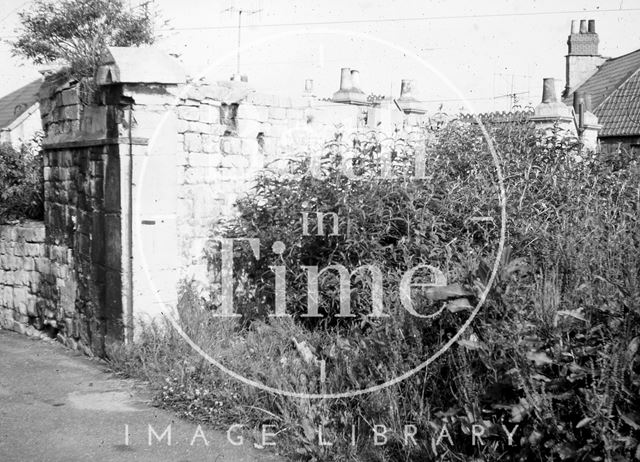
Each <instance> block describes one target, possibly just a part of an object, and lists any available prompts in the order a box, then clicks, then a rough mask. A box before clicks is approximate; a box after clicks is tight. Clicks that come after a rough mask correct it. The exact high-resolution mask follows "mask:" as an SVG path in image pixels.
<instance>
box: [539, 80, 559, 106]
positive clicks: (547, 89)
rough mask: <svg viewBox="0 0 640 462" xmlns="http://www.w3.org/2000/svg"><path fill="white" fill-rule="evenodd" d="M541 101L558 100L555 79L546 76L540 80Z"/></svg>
mask: <svg viewBox="0 0 640 462" xmlns="http://www.w3.org/2000/svg"><path fill="white" fill-rule="evenodd" d="M542 102H543V103H557V102H558V97H557V96H556V79H554V78H551V77H547V78H545V79H543V80H542Z"/></svg>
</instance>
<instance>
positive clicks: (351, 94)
mask: <svg viewBox="0 0 640 462" xmlns="http://www.w3.org/2000/svg"><path fill="white" fill-rule="evenodd" d="M331 99H332V100H333V101H334V102H336V103H346V104H356V105H360V106H362V105H368V102H367V97H366V95H365V94H364V92H363V91H362V90H361V89H360V72H359V71H357V70H355V69H353V70H352V69H351V68H350V67H343V68H342V69H341V70H340V89H339V90H338V91H337V92H335V93H334V94H333V97H332V98H331Z"/></svg>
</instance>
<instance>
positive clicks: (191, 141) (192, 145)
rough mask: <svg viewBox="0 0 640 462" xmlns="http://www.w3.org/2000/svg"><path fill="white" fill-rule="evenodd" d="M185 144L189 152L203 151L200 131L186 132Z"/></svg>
mask: <svg viewBox="0 0 640 462" xmlns="http://www.w3.org/2000/svg"><path fill="white" fill-rule="evenodd" d="M184 145H185V149H186V150H187V151H189V152H202V137H201V136H200V134H198V133H185V135H184Z"/></svg>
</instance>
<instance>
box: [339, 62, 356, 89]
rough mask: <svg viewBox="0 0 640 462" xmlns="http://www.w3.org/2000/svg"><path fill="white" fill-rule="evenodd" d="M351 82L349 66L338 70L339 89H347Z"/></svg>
mask: <svg viewBox="0 0 640 462" xmlns="http://www.w3.org/2000/svg"><path fill="white" fill-rule="evenodd" d="M352 86H353V85H352V84H351V68H350V67H343V68H342V69H341V71H340V90H344V91H349V89H350V88H351V87H352Z"/></svg>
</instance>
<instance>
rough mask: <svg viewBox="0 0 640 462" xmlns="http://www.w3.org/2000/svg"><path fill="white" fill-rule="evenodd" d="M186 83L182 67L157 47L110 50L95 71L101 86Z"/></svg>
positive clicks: (110, 48)
mask: <svg viewBox="0 0 640 462" xmlns="http://www.w3.org/2000/svg"><path fill="white" fill-rule="evenodd" d="M186 81H187V76H186V73H185V71H184V69H183V68H182V66H180V64H179V63H178V62H177V61H176V60H175V59H174V58H173V57H172V56H170V55H169V54H167V53H166V52H164V51H162V50H160V49H158V48H154V47H108V51H107V52H106V53H105V55H104V56H103V57H102V64H101V65H100V66H99V67H98V70H97V72H96V82H97V84H98V85H111V84H116V83H161V84H162V83H163V84H182V83H185V82H186Z"/></svg>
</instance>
